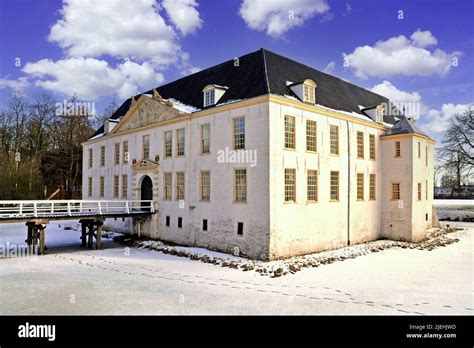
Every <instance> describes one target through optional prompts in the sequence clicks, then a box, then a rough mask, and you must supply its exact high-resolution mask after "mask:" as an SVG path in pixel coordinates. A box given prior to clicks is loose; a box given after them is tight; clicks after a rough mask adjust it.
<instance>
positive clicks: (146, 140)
mask: <svg viewBox="0 0 474 348" xmlns="http://www.w3.org/2000/svg"><path fill="white" fill-rule="evenodd" d="M142 146H143V151H142V155H143V159H150V136H149V135H144V136H143V145H142Z"/></svg>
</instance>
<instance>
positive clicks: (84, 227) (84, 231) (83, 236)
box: [79, 220, 87, 247]
mask: <svg viewBox="0 0 474 348" xmlns="http://www.w3.org/2000/svg"><path fill="white" fill-rule="evenodd" d="M79 222H80V223H81V243H82V246H83V247H85V246H86V242H87V224H86V222H85V221H84V220H80V221H79Z"/></svg>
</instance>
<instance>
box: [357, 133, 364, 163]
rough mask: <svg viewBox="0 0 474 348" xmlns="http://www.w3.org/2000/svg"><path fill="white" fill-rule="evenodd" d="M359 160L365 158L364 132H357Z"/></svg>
mask: <svg viewBox="0 0 474 348" xmlns="http://www.w3.org/2000/svg"><path fill="white" fill-rule="evenodd" d="M357 158H364V132H357Z"/></svg>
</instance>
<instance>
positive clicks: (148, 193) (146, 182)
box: [140, 175, 153, 211]
mask: <svg viewBox="0 0 474 348" xmlns="http://www.w3.org/2000/svg"><path fill="white" fill-rule="evenodd" d="M140 199H141V200H143V201H151V200H153V182H152V181H151V179H150V177H149V176H148V175H147V176H145V177H144V178H143V180H142V186H141V196H140ZM142 205H143V206H145V205H147V206H145V207H144V208H143V210H148V211H150V203H147V204H145V203H142Z"/></svg>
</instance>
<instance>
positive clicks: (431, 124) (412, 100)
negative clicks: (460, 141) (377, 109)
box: [370, 80, 469, 138]
mask: <svg viewBox="0 0 474 348" xmlns="http://www.w3.org/2000/svg"><path fill="white" fill-rule="evenodd" d="M370 90H371V91H372V92H374V93H377V94H380V95H383V96H384V97H387V98H388V99H390V100H391V101H392V102H394V103H396V105H397V106H398V105H400V106H402V107H403V106H404V105H406V106H407V108H409V107H410V105H418V107H415V109H417V110H418V112H419V113H418V114H417V115H407V116H411V117H415V118H417V125H418V126H419V127H420V128H421V129H422V130H423V131H425V132H426V133H427V134H428V135H430V136H433V137H435V138H438V137H439V135H440V134H441V133H443V132H444V131H445V130H446V129H447V128H448V126H449V120H450V119H451V118H452V117H453V116H454V115H456V114H460V113H463V112H464V111H466V108H467V107H468V106H469V104H452V103H447V104H443V105H442V106H441V109H440V110H437V109H431V108H429V107H428V106H427V105H425V104H424V103H423V100H422V96H421V95H420V94H419V93H418V92H406V91H402V90H400V89H398V88H397V87H396V86H394V85H393V84H392V83H391V82H390V81H387V80H385V81H383V82H382V83H380V84H378V85H375V86H374V87H372V88H371V89H370ZM397 103H398V104H397ZM412 110H413V109H412ZM406 111H410V110H408V109H407V110H406Z"/></svg>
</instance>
